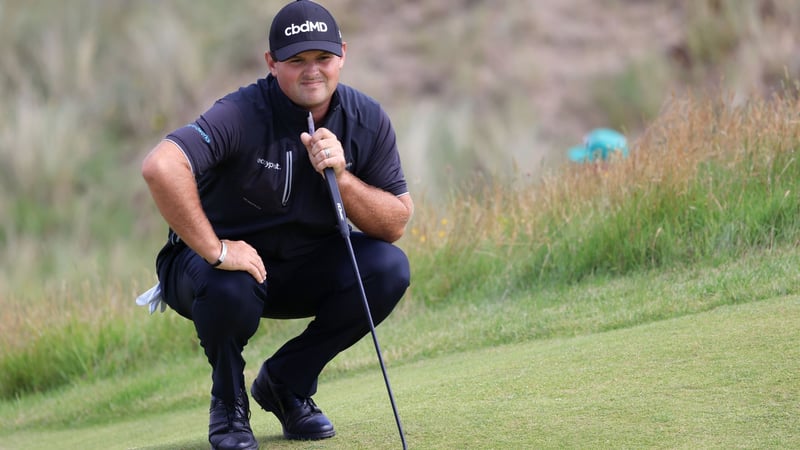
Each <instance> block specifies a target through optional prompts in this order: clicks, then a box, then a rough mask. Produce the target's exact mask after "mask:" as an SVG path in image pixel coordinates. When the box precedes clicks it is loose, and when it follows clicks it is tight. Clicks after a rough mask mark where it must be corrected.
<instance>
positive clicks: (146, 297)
mask: <svg viewBox="0 0 800 450" xmlns="http://www.w3.org/2000/svg"><path fill="white" fill-rule="evenodd" d="M136 304H137V305H139V306H149V307H150V314H153V313H154V312H156V310H157V309H159V307H160V308H161V312H162V313H163V312H164V310H165V309H167V304H166V303H164V299H163V298H161V283H156V285H155V286H153V287H151V288H150V289H148V290H147V292H145V293H144V294H142V295H140V296H139V297H137V298H136Z"/></svg>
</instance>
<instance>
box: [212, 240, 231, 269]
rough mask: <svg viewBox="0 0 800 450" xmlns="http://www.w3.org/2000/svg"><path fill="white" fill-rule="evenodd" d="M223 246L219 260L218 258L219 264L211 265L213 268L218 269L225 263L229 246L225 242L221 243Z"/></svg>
mask: <svg viewBox="0 0 800 450" xmlns="http://www.w3.org/2000/svg"><path fill="white" fill-rule="evenodd" d="M219 242H220V244H222V251H221V252H220V253H219V258H217V262H215V263H214V264H212V265H211V267H217V266H219V265H220V264H222V263H223V262H225V255H227V254H228V246H227V245H226V244H225V242H224V241H219Z"/></svg>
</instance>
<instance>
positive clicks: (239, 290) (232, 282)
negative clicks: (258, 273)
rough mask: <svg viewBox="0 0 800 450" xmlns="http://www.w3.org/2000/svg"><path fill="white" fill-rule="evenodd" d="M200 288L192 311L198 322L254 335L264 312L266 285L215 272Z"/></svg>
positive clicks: (243, 275) (245, 275)
mask: <svg viewBox="0 0 800 450" xmlns="http://www.w3.org/2000/svg"><path fill="white" fill-rule="evenodd" d="M197 288H198V289H197V291H196V293H195V300H194V305H193V308H192V314H193V316H194V320H195V322H197V321H198V320H201V321H202V320H206V321H213V322H214V323H215V324H218V325H222V326H225V325H227V326H229V327H231V328H240V329H241V330H242V331H244V332H245V334H252V333H255V331H256V329H257V328H258V323H259V320H260V317H261V312H262V310H263V308H264V298H265V296H266V286H265V285H264V284H261V283H258V282H257V281H256V280H255V279H253V277H252V276H251V275H250V274H249V273H247V272H231V271H223V270H214V271H211V272H210V273H209V275H208V276H207V277H206V278H205V279H204V280H203V281H202V283H201V284H200V286H198V287H197ZM198 316H201V317H198Z"/></svg>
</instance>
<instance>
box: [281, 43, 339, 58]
mask: <svg viewBox="0 0 800 450" xmlns="http://www.w3.org/2000/svg"><path fill="white" fill-rule="evenodd" d="M309 50H319V51H323V52H330V53H333V54H334V55H336V56H342V44H340V43H338V42H330V41H302V42H295V43H294V44H289V45H287V46H286V47H283V48H281V49H279V50H275V51H273V52H272V53H273V55H274V56H275V59H277V60H278V61H286V60H287V59H289V58H291V57H292V56H294V55H296V54H298V53H303V52H307V51H309Z"/></svg>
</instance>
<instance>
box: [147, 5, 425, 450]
mask: <svg viewBox="0 0 800 450" xmlns="http://www.w3.org/2000/svg"><path fill="white" fill-rule="evenodd" d="M269 46H270V48H269V51H268V52H266V53H265V55H264V58H265V60H266V64H267V67H268V69H269V73H268V74H267V76H266V78H263V79H259V80H257V81H256V82H255V83H254V84H252V85H250V86H247V87H243V88H241V89H239V90H238V91H236V92H233V93H231V94H229V95H227V96H225V97H224V98H222V99H220V100H219V101H217V102H216V103H215V104H214V105H213V106H211V108H210V109H208V110H207V111H206V112H205V113H204V114H202V115H201V116H200V117H199V118H198V119H197V120H195V121H194V122H192V123H190V124H188V125H186V126H184V127H182V128H179V129H177V130H175V131H173V132H172V133H170V134H169V135H167V136H166V138H165V139H164V140H163V141H161V142H160V143H159V144H158V145H156V147H155V148H154V149H153V150H152V151H151V152H150V153H149V154H148V155H147V157H146V158H145V160H144V162H143V164H142V175H143V177H144V179H145V180H146V182H147V185H148V187H149V189H150V192H151V194H152V197H153V199H154V201H155V203H156V205H157V207H158V209H159V211H160V212H161V214H162V215H163V217H164V219H165V220H166V222H167V223H168V224H169V228H170V232H169V239H168V242H167V244H166V245H165V246H164V248H163V249H162V250H161V251H160V252H159V254H158V257H157V258H156V268H157V273H158V278H159V282H160V285H161V295H162V297H163V300H164V301H165V302H166V303H167V304H168V305H169V306H170V307H171V308H172V309H174V310H175V311H177V312H178V314H180V315H182V316H184V317H186V318H188V319H190V320H192V321H193V322H194V326H195V329H196V330H197V336H198V337H199V340H200V344H201V345H202V347H203V349H204V351H205V354H206V356H207V357H208V362H209V363H210V364H211V378H212V382H213V384H212V387H211V407H210V419H209V429H208V431H209V441H210V442H211V446H212V447H213V448H215V449H255V448H258V442H257V441H256V439H255V438H254V436H253V432H252V430H251V428H250V423H249V416H250V409H249V401H248V394H247V388H246V385H245V380H244V367H245V361H244V359H243V358H242V350H243V348H244V346H245V345H246V344H247V342H248V340H249V339H250V338H251V337H252V336H253V335H254V333H255V332H256V330H257V328H258V326H259V322H260V319H261V318H262V317H266V318H272V319H290V318H303V317H310V318H313V319H312V320H311V321H310V323H309V324H308V326H307V328H306V329H305V330H304V331H303V332H302V333H301V334H300V335H299V336H297V337H295V338H293V339H291V340H289V341H288V342H286V343H285V344H284V345H283V346H282V347H280V348H279V349H277V351H275V353H274V354H273V355H272V356H270V357H269V358H267V359H266V360H265V361H264V362H263V364H262V365H261V369H260V371H259V373H258V376H257V377H256V379H255V380H254V381H253V383H252V387H251V388H250V393H251V395H252V396H253V399H254V400H255V401H256V402H257V403H258V405H260V406H261V407H262V408H263V409H264V410H266V411H269V412H271V413H273V414H274V415H275V416H276V417H277V418H278V420H279V421H280V423H281V425H282V426H283V434H284V436H285V437H286V438H288V439H322V438H327V437H331V436H333V435H334V434H335V432H334V428H333V425H332V424H331V422H330V421H329V420H328V418H327V417H326V416H325V415H324V414H323V413H322V411H321V410H320V409H319V408H318V407H317V405H316V404H314V401H313V400H312V399H311V396H312V395H314V393H315V392H316V390H317V377H318V376H319V374H320V372H321V371H322V369H323V367H325V365H326V364H327V363H328V362H329V361H331V360H332V359H333V358H334V357H335V356H336V355H337V354H338V353H339V352H341V351H343V350H345V349H347V348H348V347H350V346H352V345H353V344H354V343H356V342H357V341H358V340H359V339H360V338H361V337H363V336H364V335H365V334H366V333H368V332H369V324H368V321H367V320H366V316H365V312H364V305H363V300H362V297H361V293H360V291H359V288H358V284H357V281H356V279H355V276H354V271H353V267H352V264H351V260H350V259H349V253H348V251H347V246H346V245H345V243H344V241H343V240H342V237H341V235H340V234H339V232H338V231H337V228H336V226H337V218H336V215H335V213H334V210H333V208H332V206H331V201H330V197H329V194H328V191H327V186H326V183H325V181H324V179H323V177H322V174H323V171H324V170H325V169H326V168H329V167H330V168H332V169H333V170H334V173H335V174H336V180H337V182H338V185H339V189H340V191H341V195H342V199H343V203H344V206H345V209H346V214H347V216H348V217H349V219H350V220H351V221H352V223H353V224H354V225H355V226H356V227H357V228H358V229H359V230H360V232H359V233H353V234H352V239H351V240H352V244H353V247H354V250H355V255H356V257H357V259H358V263H359V270H360V272H361V275H362V278H363V283H364V288H365V291H366V296H367V299H368V300H369V307H370V309H371V311H372V314H373V316H374V317H373V320H374V322H375V323H380V322H381V321H382V320H383V319H385V318H386V317H387V316H388V315H389V313H390V312H391V311H392V309H393V308H394V307H395V305H396V304H397V302H398V301H399V300H400V298H401V297H402V295H403V294H404V292H405V290H406V288H407V287H408V285H409V279H410V270H409V265H408V259H407V258H406V255H405V254H404V253H403V252H402V251H401V250H400V249H399V248H397V247H396V246H394V245H392V244H391V243H392V242H394V241H396V240H397V239H399V238H400V237H401V236H402V235H403V233H404V231H405V226H406V224H407V223H408V221H409V218H410V217H411V214H412V211H413V203H412V200H411V196H410V195H409V193H408V191H407V186H406V181H405V178H404V175H403V170H402V168H401V165H400V158H399V155H398V151H397V147H396V142H395V133H394V130H393V128H392V125H391V123H390V121H389V118H388V116H387V115H386V113H385V112H384V111H383V109H382V108H381V107H380V106H379V105H378V103H376V102H375V101H374V100H372V99H371V98H369V97H367V96H366V95H364V94H362V93H361V92H359V91H357V90H355V89H353V88H350V87H348V86H345V85H342V84H339V83H338V81H339V74H340V71H341V69H342V67H343V66H344V62H345V53H346V48H347V46H346V43H344V42H342V40H341V35H340V32H339V28H338V26H337V24H336V22H335V21H334V18H333V17H332V16H331V14H330V13H329V12H328V11H327V10H326V9H324V8H323V7H322V6H320V5H318V4H316V3H313V2H311V1H307V0H298V1H294V2H292V3H289V4H288V5H286V6H285V7H284V8H283V9H281V10H280V11H279V12H278V13H277V15H276V16H275V17H274V19H273V22H272V26H271V29H270V32H269ZM309 112H310V113H311V115H312V116H313V120H314V122H315V123H316V126H317V127H316V131H315V132H314V133H313V135H311V134H308V132H307V130H308V129H309V128H308V115H309ZM265 356H266V355H265Z"/></svg>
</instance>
